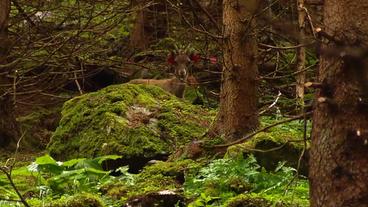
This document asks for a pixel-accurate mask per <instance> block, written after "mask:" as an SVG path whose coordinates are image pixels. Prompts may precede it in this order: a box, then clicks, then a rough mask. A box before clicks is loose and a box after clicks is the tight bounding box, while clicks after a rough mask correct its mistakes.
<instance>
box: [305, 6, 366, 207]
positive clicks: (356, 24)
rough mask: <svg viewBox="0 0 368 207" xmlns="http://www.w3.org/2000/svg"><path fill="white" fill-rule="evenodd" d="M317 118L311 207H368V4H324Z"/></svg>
mask: <svg viewBox="0 0 368 207" xmlns="http://www.w3.org/2000/svg"><path fill="white" fill-rule="evenodd" d="M324 9H325V11H324V25H325V28H323V33H321V34H322V35H323V36H324V37H325V38H324V40H323V45H322V48H321V58H320V68H319V73H320V74H319V81H320V82H321V83H322V87H321V89H320V90H319V91H318V92H317V94H316V95H317V97H316V100H317V101H316V102H317V103H316V107H315V110H314V116H313V129H312V145H311V152H310V153H311V154H310V155H311V159H310V174H309V176H310V177H309V178H310V187H311V206H312V207H363V206H364V207H365V206H367V205H368V156H367V155H368V145H367V141H368V129H367V126H368V110H367V109H368V105H367V103H368V90H367V89H368V85H367V84H368V80H367V78H368V65H367V63H368V61H367V56H366V55H367V51H368V47H367V44H368V21H367V20H366V15H368V1H360V0H325V1H324Z"/></svg>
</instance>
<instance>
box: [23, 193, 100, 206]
mask: <svg viewBox="0 0 368 207" xmlns="http://www.w3.org/2000/svg"><path fill="white" fill-rule="evenodd" d="M28 203H29V204H30V205H31V206H35V207H41V206H42V207H105V206H106V205H105V204H104V202H103V201H102V199H101V198H100V197H99V196H97V195H93V194H90V193H80V194H76V195H73V196H67V197H64V196H63V197H61V198H59V199H55V200H52V201H51V200H48V201H47V202H42V201H41V200H38V199H34V200H29V201H28Z"/></svg>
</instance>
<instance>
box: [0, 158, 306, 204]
mask: <svg viewBox="0 0 368 207" xmlns="http://www.w3.org/2000/svg"><path fill="white" fill-rule="evenodd" d="M118 157H119V156H103V157H99V158H94V159H73V160H69V161H66V162H57V161H55V160H54V159H53V158H52V157H50V156H49V155H45V156H42V157H39V158H37V159H36V161H35V162H33V163H32V164H31V165H29V166H27V167H20V168H16V169H14V170H13V172H12V176H13V179H14V181H15V184H16V186H17V187H18V189H19V191H20V192H21V194H22V195H23V197H24V198H25V199H26V201H27V202H28V203H29V205H30V206H57V207H59V206H60V207H62V206H63V207H79V206H96V207H100V206H124V205H126V204H128V203H129V205H130V206H139V205H141V206H163V207H165V206H191V207H201V206H229V207H233V206H234V207H235V206H254V207H264V206H308V205H309V204H308V183H307V181H306V180H305V179H304V178H300V177H298V178H296V177H295V174H296V172H295V170H294V169H293V168H290V167H285V166H283V165H282V164H280V165H279V167H278V168H277V169H276V170H275V171H273V172H267V171H266V170H265V169H263V168H262V167H260V166H259V165H258V164H257V162H256V160H255V158H254V157H253V156H249V157H248V158H243V157H238V158H232V159H217V160H213V161H211V162H209V163H204V162H199V161H193V160H189V159H187V160H181V161H177V162H161V161H156V162H153V163H152V164H151V165H150V166H147V167H145V168H144V169H143V170H142V172H140V173H139V174H130V173H128V169H127V167H120V168H118V169H117V170H116V171H115V172H114V173H113V174H114V176H113V175H112V173H111V171H106V170H104V169H103V167H102V166H103V162H104V161H106V160H111V159H112V160H113V159H117V158H118ZM3 166H4V165H3ZM0 195H1V196H0V200H1V201H0V206H4V207H5V206H21V204H20V203H19V202H11V201H5V199H6V200H18V199H19V198H18V197H17V195H16V193H15V192H14V190H13V189H12V188H11V186H10V184H9V181H8V180H7V179H6V177H5V175H1V177H0ZM163 196H166V197H163ZM167 196H171V197H170V198H171V199H174V200H173V201H172V202H171V203H170V204H168V202H167V200H168V199H167ZM137 200H141V203H140V204H136V205H134V202H137ZM164 201H165V202H166V204H165V202H164ZM142 203H144V204H142ZM161 204H162V205H161Z"/></svg>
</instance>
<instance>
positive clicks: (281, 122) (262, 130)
mask: <svg viewBox="0 0 368 207" xmlns="http://www.w3.org/2000/svg"><path fill="white" fill-rule="evenodd" d="M311 114H312V112H308V113H305V114H302V115H299V116H295V117H293V118H290V119H285V120H283V121H279V122H276V123H274V124H271V125H269V126H266V127H264V128H262V129H259V130H257V131H255V132H253V133H251V134H249V135H247V136H245V137H243V138H241V139H238V140H236V141H233V142H230V143H227V144H218V145H214V146H212V147H211V148H222V147H229V146H232V145H235V144H239V143H241V142H244V141H246V140H248V139H250V138H252V137H254V136H255V135H257V134H258V133H260V132H264V131H266V130H268V129H270V128H272V127H275V126H277V125H280V124H283V123H287V122H290V121H294V120H297V119H301V118H304V116H309V115H311Z"/></svg>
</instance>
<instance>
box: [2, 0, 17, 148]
mask: <svg viewBox="0 0 368 207" xmlns="http://www.w3.org/2000/svg"><path fill="white" fill-rule="evenodd" d="M9 14H10V1H9V0H0V65H1V64H6V63H7V56H8V53H9V48H10V47H9V45H10V44H9V42H10V41H9V38H8V21H9ZM7 72H9V71H8V69H7V68H4V69H0V85H3V86H0V148H5V147H9V146H12V144H14V143H15V140H16V139H17V138H18V134H19V130H18V124H17V122H16V119H15V113H14V102H13V100H12V99H11V97H10V96H9V95H8V89H9V88H8V87H7V86H6V85H7V84H9V83H11V81H9V78H8V77H6V75H7ZM4 85H5V86H4Z"/></svg>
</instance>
